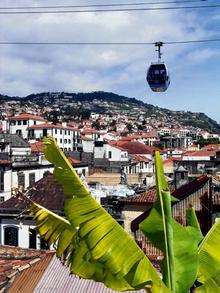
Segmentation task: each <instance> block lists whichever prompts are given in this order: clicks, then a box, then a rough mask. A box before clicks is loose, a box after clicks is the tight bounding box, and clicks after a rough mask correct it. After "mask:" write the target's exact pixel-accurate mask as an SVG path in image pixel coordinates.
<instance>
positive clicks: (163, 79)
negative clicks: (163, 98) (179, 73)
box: [147, 42, 170, 92]
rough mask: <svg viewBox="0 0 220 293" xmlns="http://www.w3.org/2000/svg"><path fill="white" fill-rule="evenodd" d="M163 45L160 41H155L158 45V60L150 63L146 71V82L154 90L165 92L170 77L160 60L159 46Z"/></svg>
mask: <svg viewBox="0 0 220 293" xmlns="http://www.w3.org/2000/svg"><path fill="white" fill-rule="evenodd" d="M162 45H163V43H162V42H157V43H155V46H156V47H158V49H157V52H158V62H157V63H152V64H151V65H150V67H149V69H148V72H147V82H148V84H149V86H150V88H151V90H152V91H154V92H165V91H166V90H167V88H168V87H169V85H170V77H169V73H168V70H167V67H166V65H165V63H163V62H161V55H162V53H161V51H160V47H161V46H162Z"/></svg>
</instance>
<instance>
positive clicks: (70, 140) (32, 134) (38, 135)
mask: <svg viewBox="0 0 220 293" xmlns="http://www.w3.org/2000/svg"><path fill="white" fill-rule="evenodd" d="M46 136H52V137H54V138H55V140H56V141H57V144H58V146H59V147H60V148H61V149H62V150H64V151H74V150H80V149H82V140H81V138H80V130H79V129H77V128H74V127H71V126H68V125H67V124H66V123H62V124H52V123H48V122H47V123H44V124H39V125H32V126H30V127H28V138H29V140H32V141H34V140H36V139H37V140H39V139H42V138H43V137H46Z"/></svg>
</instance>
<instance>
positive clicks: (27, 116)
mask: <svg viewBox="0 0 220 293" xmlns="http://www.w3.org/2000/svg"><path fill="white" fill-rule="evenodd" d="M29 119H30V120H37V121H46V120H45V119H44V118H43V117H41V116H37V115H34V114H29V113H21V114H19V115H16V116H11V117H8V120H29Z"/></svg>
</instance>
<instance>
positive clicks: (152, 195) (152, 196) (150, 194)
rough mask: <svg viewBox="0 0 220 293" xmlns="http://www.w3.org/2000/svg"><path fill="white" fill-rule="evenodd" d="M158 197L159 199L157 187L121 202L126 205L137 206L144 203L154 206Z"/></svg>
mask: <svg viewBox="0 0 220 293" xmlns="http://www.w3.org/2000/svg"><path fill="white" fill-rule="evenodd" d="M156 197H157V190H156V187H152V188H150V189H148V190H147V191H145V192H142V193H140V194H138V195H135V196H130V197H128V198H124V199H122V200H121V201H122V202H123V203H124V204H137V205H139V204H140V205H143V203H145V204H152V203H154V202H155V201H156Z"/></svg>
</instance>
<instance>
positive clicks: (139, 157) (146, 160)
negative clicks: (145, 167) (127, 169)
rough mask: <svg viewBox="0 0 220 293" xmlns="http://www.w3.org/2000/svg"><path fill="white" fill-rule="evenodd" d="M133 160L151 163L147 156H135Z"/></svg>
mask: <svg viewBox="0 0 220 293" xmlns="http://www.w3.org/2000/svg"><path fill="white" fill-rule="evenodd" d="M132 159H133V161H134V162H145V163H149V162H151V160H150V159H148V158H146V157H145V156H141V155H133V156H132Z"/></svg>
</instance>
